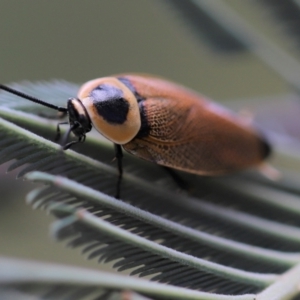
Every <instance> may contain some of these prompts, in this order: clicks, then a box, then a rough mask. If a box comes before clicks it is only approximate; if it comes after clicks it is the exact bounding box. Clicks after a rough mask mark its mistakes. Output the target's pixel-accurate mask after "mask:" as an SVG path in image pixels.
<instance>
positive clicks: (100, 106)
mask: <svg viewBox="0 0 300 300" xmlns="http://www.w3.org/2000/svg"><path fill="white" fill-rule="evenodd" d="M90 96H91V98H92V100H93V103H94V105H95V107H96V109H97V112H98V113H99V115H101V116H102V117H103V119H104V120H106V121H107V122H108V123H112V124H123V123H124V122H125V121H126V119H127V114H128V111H129V103H128V101H127V100H126V99H124V98H123V91H122V90H121V89H119V88H117V87H114V86H113V85H110V84H101V85H100V86H98V87H97V88H95V89H93V90H92V92H91V94H90Z"/></svg>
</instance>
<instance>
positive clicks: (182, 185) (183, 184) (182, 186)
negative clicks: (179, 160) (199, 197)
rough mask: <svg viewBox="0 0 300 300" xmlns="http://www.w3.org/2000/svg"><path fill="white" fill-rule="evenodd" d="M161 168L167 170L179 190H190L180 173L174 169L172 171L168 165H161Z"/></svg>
mask: <svg viewBox="0 0 300 300" xmlns="http://www.w3.org/2000/svg"><path fill="white" fill-rule="evenodd" d="M162 168H163V169H164V170H166V171H167V172H168V174H169V175H170V176H171V178H172V179H173V181H174V182H175V184H176V185H177V186H178V187H179V188H180V189H181V190H184V191H187V192H188V191H189V190H190V188H191V187H190V185H189V183H188V182H187V181H186V180H184V179H183V178H182V177H181V176H180V175H178V174H177V173H176V171H174V170H173V169H171V168H169V167H165V166H162Z"/></svg>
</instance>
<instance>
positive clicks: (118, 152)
mask: <svg viewBox="0 0 300 300" xmlns="http://www.w3.org/2000/svg"><path fill="white" fill-rule="evenodd" d="M114 146H115V153H116V159H117V163H118V171H119V176H118V181H117V189H116V198H117V199H119V198H120V191H121V182H122V175H123V167H122V159H123V152H122V147H121V146H120V145H118V144H114Z"/></svg>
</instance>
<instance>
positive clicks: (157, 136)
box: [0, 74, 271, 197]
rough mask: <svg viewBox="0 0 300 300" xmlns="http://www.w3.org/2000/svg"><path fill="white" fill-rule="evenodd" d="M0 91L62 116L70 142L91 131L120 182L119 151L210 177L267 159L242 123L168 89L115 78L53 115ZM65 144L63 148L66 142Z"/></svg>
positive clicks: (259, 138)
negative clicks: (108, 149)
mask: <svg viewBox="0 0 300 300" xmlns="http://www.w3.org/2000/svg"><path fill="white" fill-rule="evenodd" d="M0 89H3V90H6V91H7V92H10V93H13V94H16V95H18V96H20V97H23V98H26V99H28V100H30V101H33V102H36V103H38V104H41V105H44V106H47V107H50V108H52V109H55V110H57V111H59V112H62V113H63V114H65V115H68V117H69V122H68V123H69V125H70V127H69V130H68V132H67V134H66V137H67V138H68V137H69V135H70V133H71V132H73V134H74V135H75V136H76V137H77V140H76V141H72V142H69V143H67V142H66V141H65V142H64V143H63V148H64V149H68V148H70V147H71V146H72V145H73V144H75V143H78V142H83V141H84V140H85V137H86V134H87V133H88V132H89V131H91V129H92V127H94V128H95V129H96V130H97V131H98V132H99V133H100V134H102V135H103V136H105V137H106V138H107V139H109V140H110V141H112V142H113V143H114V145H115V152H116V158H117V160H118V170H119V179H118V184H117V193H116V194H117V195H116V196H117V197H119V196H120V184H121V179H122V172H123V169H122V156H123V155H122V148H124V149H125V150H126V151H127V152H129V153H131V154H133V155H135V156H137V157H140V158H142V159H145V160H148V161H151V162H154V163H156V164H158V165H161V166H164V167H168V168H172V169H177V170H181V171H185V172H188V173H193V174H197V175H206V176H217V175H222V174H228V173H232V172H236V171H240V170H244V169H247V168H251V167H257V166H259V165H261V164H262V162H263V161H264V160H265V159H266V158H267V157H268V156H269V155H270V153H271V147H270V144H269V143H268V141H267V140H266V138H265V137H264V136H263V135H262V134H261V133H260V132H259V131H258V130H257V129H256V128H255V127H254V126H253V125H252V124H249V122H245V120H243V119H242V118H241V117H239V116H238V115H235V114H233V113H231V112H230V111H229V110H227V109H225V108H223V107H222V106H220V105H218V104H216V103H214V102H212V101H210V100H209V99H207V98H206V97H204V96H202V95H200V94H198V93H196V92H194V91H192V90H190V89H188V88H186V87H183V86H181V85H178V84H175V83H173V82H170V81H167V80H164V79H161V78H158V77H154V76H147V75H136V74H121V75H116V76H111V77H103V78H98V79H94V80H91V81H88V82H87V83H85V84H83V85H82V86H81V88H80V89H79V92H78V95H77V97H76V98H70V99H69V100H68V101H67V107H59V106H55V105H52V104H51V103H47V102H44V101H42V100H40V99H37V98H35V97H31V96H29V95H26V94H24V93H21V92H19V91H16V90H13V89H11V88H9V87H7V86H4V85H0ZM67 138H66V139H65V140H67Z"/></svg>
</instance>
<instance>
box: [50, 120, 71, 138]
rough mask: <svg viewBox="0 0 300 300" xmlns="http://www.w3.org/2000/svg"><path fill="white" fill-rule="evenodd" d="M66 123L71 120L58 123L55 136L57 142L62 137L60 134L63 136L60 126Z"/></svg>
mask: <svg viewBox="0 0 300 300" xmlns="http://www.w3.org/2000/svg"><path fill="white" fill-rule="evenodd" d="M66 124H69V122H60V123H58V124H57V126H56V136H55V139H54V141H55V142H57V141H58V140H59V139H60V136H61V132H60V126H61V125H66Z"/></svg>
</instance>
